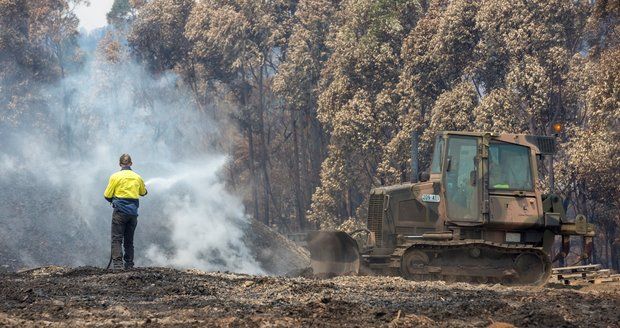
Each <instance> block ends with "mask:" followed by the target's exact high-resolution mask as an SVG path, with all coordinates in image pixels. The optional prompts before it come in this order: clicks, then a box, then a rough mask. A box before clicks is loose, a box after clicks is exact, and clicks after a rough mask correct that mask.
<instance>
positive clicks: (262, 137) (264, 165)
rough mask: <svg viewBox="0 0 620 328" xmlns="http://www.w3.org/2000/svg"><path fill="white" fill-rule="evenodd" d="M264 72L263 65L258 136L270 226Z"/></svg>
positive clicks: (260, 83)
mask: <svg viewBox="0 0 620 328" xmlns="http://www.w3.org/2000/svg"><path fill="white" fill-rule="evenodd" d="M264 70H265V65H264V64H262V65H261V66H260V68H259V73H258V81H257V82H258V98H259V99H258V134H259V137H260V150H261V151H260V167H261V171H262V175H263V206H264V210H263V214H264V217H263V222H264V223H265V224H266V225H269V224H270V222H271V218H270V211H269V206H270V204H269V195H270V194H271V183H270V181H269V172H268V170H267V155H268V154H267V140H266V138H265V119H264V115H265V113H264V111H265V104H264V99H265V90H264V83H263V82H264V81H263V80H264V73H263V72H264Z"/></svg>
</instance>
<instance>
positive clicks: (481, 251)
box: [306, 131, 595, 285]
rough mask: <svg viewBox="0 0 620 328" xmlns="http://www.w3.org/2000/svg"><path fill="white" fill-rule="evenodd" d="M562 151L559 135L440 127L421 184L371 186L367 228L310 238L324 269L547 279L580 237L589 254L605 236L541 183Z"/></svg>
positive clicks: (484, 279)
mask: <svg viewBox="0 0 620 328" xmlns="http://www.w3.org/2000/svg"><path fill="white" fill-rule="evenodd" d="M555 151H556V142H555V137H553V136H533V135H526V134H497V133H490V132H451V131H445V132H440V133H438V134H437V135H436V138H435V142H434V146H433V154H432V160H431V163H430V168H429V170H428V171H425V172H422V173H420V174H419V175H418V179H417V180H418V181H415V182H407V183H403V184H397V185H391V186H380V187H376V188H374V189H372V190H371V191H370V197H369V201H368V212H367V218H366V227H365V228H364V229H360V230H357V231H354V232H352V233H350V234H347V233H345V232H342V231H315V232H311V233H309V234H308V235H307V240H306V242H307V248H308V249H309V251H310V254H311V267H312V270H313V273H314V275H316V276H323V277H325V276H335V275H356V274H372V275H376V274H380V275H401V276H403V277H405V278H407V279H412V280H445V281H467V282H477V283H503V284H517V285H541V284H544V283H546V281H547V280H548V278H549V276H550V274H551V267H552V263H553V262H555V261H558V260H563V259H564V258H565V257H566V256H567V254H568V253H569V251H570V244H571V243H570V237H571V236H580V237H582V238H583V242H582V245H583V251H582V254H581V256H582V258H583V259H587V258H589V256H590V253H591V249H592V239H593V237H594V235H595V232H594V225H593V224H591V223H588V222H587V219H586V217H585V216H583V215H576V216H575V217H574V218H570V219H569V218H568V217H567V214H566V210H565V206H564V204H563V199H562V198H561V197H560V196H558V195H556V194H554V193H553V192H551V193H542V192H541V191H540V189H539V188H537V181H538V174H539V170H538V166H539V165H542V164H541V163H544V161H545V159H546V158H547V156H553V154H554V153H555ZM551 159H552V157H551ZM556 236H561V239H562V243H561V247H560V251H559V252H557V255H556V256H555V257H554V259H551V258H550V254H551V252H552V248H553V244H554V241H555V239H556Z"/></svg>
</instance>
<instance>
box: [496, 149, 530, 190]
mask: <svg viewBox="0 0 620 328" xmlns="http://www.w3.org/2000/svg"><path fill="white" fill-rule="evenodd" d="M489 188H490V189H496V190H501V189H507V190H532V189H533V182H532V168H531V163H530V150H529V148H527V147H524V146H519V145H513V144H508V143H491V145H490V146H489Z"/></svg>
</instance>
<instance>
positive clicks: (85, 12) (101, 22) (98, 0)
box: [76, 0, 114, 32]
mask: <svg viewBox="0 0 620 328" xmlns="http://www.w3.org/2000/svg"><path fill="white" fill-rule="evenodd" d="M112 3H114V0H90V6H85V5H80V6H79V7H78V8H76V14H77V16H78V18H79V19H80V27H83V28H85V29H86V30H87V31H89V32H90V31H92V30H94V29H96V28H98V27H103V26H105V25H107V23H108V22H107V21H106V18H105V16H106V14H107V13H108V11H110V8H112Z"/></svg>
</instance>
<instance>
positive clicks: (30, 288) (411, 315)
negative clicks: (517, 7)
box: [0, 267, 620, 327]
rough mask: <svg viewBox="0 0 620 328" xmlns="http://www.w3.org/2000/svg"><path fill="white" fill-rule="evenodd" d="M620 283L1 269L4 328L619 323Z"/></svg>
mask: <svg viewBox="0 0 620 328" xmlns="http://www.w3.org/2000/svg"><path fill="white" fill-rule="evenodd" d="M619 308H620V284H618V283H610V284H600V285H588V286H584V287H565V286H561V285H548V286H547V287H544V288H543V287H538V288H527V287H506V286H500V285H469V284H465V283H455V284H446V283H443V282H410V281H406V280H403V279H401V278H395V277H338V278H334V279H328V280H314V279H306V278H286V277H272V276H249V275H240V274H230V273H205V272H199V271H191V270H190V271H179V270H174V269H165V268H143V269H135V270H131V271H123V272H110V271H106V270H103V269H99V268H92V267H83V268H75V269H72V268H64V267H45V268H38V269H32V270H28V271H23V272H20V273H0V326H19V327H24V326H38V327H40V326H125V325H126V326H134V325H145V326H154V327H157V326H184V327H186V326H200V327H209V326H227V327H228V326H232V327H264V326H293V327H298V326H338V327H367V326H399V327H411V326H427V327H435V326H441V327H445V326H453V327H466V326H467V327H469V326H490V325H493V326H495V327H510V325H516V326H524V327H526V326H554V327H558V326H563V327H572V326H591V327H617V326H618V322H620V311H618V309H619Z"/></svg>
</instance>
